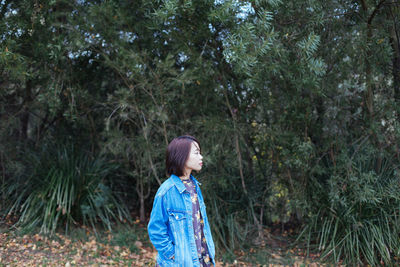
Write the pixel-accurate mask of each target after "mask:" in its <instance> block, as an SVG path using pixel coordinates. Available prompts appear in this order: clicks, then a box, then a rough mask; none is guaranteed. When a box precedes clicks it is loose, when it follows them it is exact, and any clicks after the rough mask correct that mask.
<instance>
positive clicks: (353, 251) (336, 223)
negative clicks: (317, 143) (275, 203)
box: [301, 147, 400, 266]
mask: <svg viewBox="0 0 400 267" xmlns="http://www.w3.org/2000/svg"><path fill="white" fill-rule="evenodd" d="M396 167H397V166H396V164H395V163H394V162H393V160H391V159H388V158H384V157H383V156H380V155H379V154H377V153H375V152H374V151H373V150H372V149H369V148H368V147H364V148H363V149H361V150H360V151H359V152H355V154H354V155H352V156H349V153H346V152H344V153H342V154H341V157H340V158H339V159H338V161H337V163H336V165H334V164H332V166H330V168H329V169H330V172H329V173H331V175H330V177H329V179H328V180H327V182H326V183H324V184H323V185H322V186H321V185H319V188H318V190H316V191H314V192H315V194H314V199H313V201H317V199H319V201H318V202H315V204H316V205H315V207H318V208H316V209H315V210H314V211H313V215H312V216H311V218H310V222H309V223H308V224H307V225H306V226H305V229H304V231H303V232H302V235H301V236H307V237H308V242H309V243H310V242H312V241H315V240H316V241H317V244H318V248H319V249H320V250H321V251H322V252H323V254H322V257H323V258H325V259H328V260H331V261H332V260H333V261H334V262H339V261H341V260H342V261H343V263H344V264H346V265H347V264H349V265H358V264H361V265H364V264H366V263H367V264H369V265H372V266H375V265H381V264H385V265H390V264H393V262H394V261H395V258H396V257H398V256H399V254H400V250H399V248H400V240H399V234H400V220H399V211H400V210H399V208H400V190H399V181H400V180H399V174H398V173H397V168H396Z"/></svg>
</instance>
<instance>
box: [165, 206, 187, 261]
mask: <svg viewBox="0 0 400 267" xmlns="http://www.w3.org/2000/svg"><path fill="white" fill-rule="evenodd" d="M168 217H169V219H168V220H169V223H170V226H171V230H172V235H173V237H174V244H175V262H176V263H177V264H178V265H179V263H180V262H181V261H182V260H183V258H184V251H183V250H184V247H185V245H184V244H186V243H187V242H186V238H187V235H188V233H187V217H188V214H187V212H186V211H184V210H172V209H171V210H168Z"/></svg>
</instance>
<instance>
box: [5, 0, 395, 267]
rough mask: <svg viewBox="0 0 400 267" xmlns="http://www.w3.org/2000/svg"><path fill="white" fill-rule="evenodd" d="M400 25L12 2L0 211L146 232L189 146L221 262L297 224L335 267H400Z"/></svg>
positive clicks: (359, 7)
mask: <svg viewBox="0 0 400 267" xmlns="http://www.w3.org/2000/svg"><path fill="white" fill-rule="evenodd" d="M399 18H400V3H398V2H397V1H386V0H380V1H377V0H360V1H345V0H343V1H339V0H329V1H317V0H300V1H280V0H257V1H237V0H226V1H210V0H196V1H186V0H185V1H183V0H182V1H177V0H166V1H151V0H142V1H124V0H107V1H94V0H76V1H66V0H37V1H29V0H18V1H8V0H3V1H1V2H0V71H1V77H2V78H1V80H0V86H1V88H0V89H1V90H0V177H1V192H0V196H1V208H0V210H1V212H2V213H3V214H4V215H6V214H7V213H8V214H11V213H13V214H15V215H17V216H18V217H19V218H20V219H19V223H18V224H17V225H18V226H25V227H26V226H29V224H30V223H32V222H35V223H37V225H39V226H42V231H45V232H46V231H50V232H51V231H54V230H55V229H56V227H58V226H64V225H68V224H70V223H71V222H74V223H85V224H88V223H89V224H95V222H96V221H97V220H98V219H100V220H101V221H102V222H103V223H105V224H106V225H107V226H110V219H112V220H121V219H123V218H125V217H127V214H126V212H125V207H126V208H128V209H129V210H130V211H131V212H133V213H134V214H135V215H137V216H139V217H140V220H142V221H145V220H146V218H147V217H148V214H149V212H150V208H151V204H152V198H153V196H154V194H155V192H156V190H157V188H158V186H159V184H160V183H161V182H162V181H163V180H164V179H165V178H166V177H165V170H164V156H165V154H164V153H165V148H166V145H167V144H168V142H169V141H170V140H171V139H172V138H174V137H176V136H178V135H182V134H186V133H189V134H192V135H194V136H196V137H197V138H198V139H199V140H200V142H201V147H202V153H203V154H204V161H205V168H204V170H202V172H201V173H199V174H198V175H197V176H198V178H199V179H200V180H201V182H202V184H203V193H204V195H205V198H206V202H207V206H208V210H207V211H208V213H209V217H210V219H211V225H212V228H213V232H214V233H213V236H214V238H215V239H216V241H217V244H218V248H219V251H220V253H221V254H220V256H221V255H222V253H227V254H226V255H227V256H228V255H229V254H232V251H233V250H234V249H236V248H238V247H241V246H253V245H258V244H262V243H263V240H264V235H263V229H264V227H268V226H270V225H272V224H275V223H280V224H285V223H292V224H295V225H298V226H302V227H303V232H302V233H303V235H302V236H303V237H307V239H308V242H309V244H319V249H320V250H321V251H323V252H324V253H325V255H326V256H332V257H331V259H333V260H334V261H338V260H339V259H344V260H345V261H346V262H347V263H349V264H358V263H369V264H376V263H378V262H380V261H383V262H385V263H390V262H392V261H393V260H394V258H395V257H398V256H399V253H400V252H399V250H398V246H399V235H398V231H399V229H398V226H397V225H398V212H399V211H398V207H399V205H398V204H399V202H398V197H399V196H398V192H399V190H398V189H399V174H398V170H397V166H398V164H399V158H398V156H399V147H398V145H399V137H400V126H399V124H398V112H399V110H398V107H399V101H400V39H399V38H400V37H399V36H400V19H399ZM54 144H55V145H54ZM68 146H71V147H73V149H72V150H69V148H68V149H67V150H65V149H66V147H68ZM38 181H39V182H38ZM40 181H42V182H40ZM53 183H54V185H55V186H52V185H53ZM56 185H57V186H59V188H60V190H58V189H57V188H58V187H57V186H56ZM89 185H90V186H89ZM61 189H62V190H61ZM72 190H73V191H72ZM71 192H73V194H72V193H71ZM78 192H80V193H78ZM99 194H101V195H99ZM64 196H65V197H64ZM99 196H101V201H100V199H98V197H99ZM118 199H121V201H118ZM100 202H101V203H100ZM44 210H48V211H51V212H50V213H46V212H43V211H44ZM26 222H28V224H26Z"/></svg>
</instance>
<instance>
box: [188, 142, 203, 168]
mask: <svg viewBox="0 0 400 267" xmlns="http://www.w3.org/2000/svg"><path fill="white" fill-rule="evenodd" d="M202 166H203V156H202V155H201V154H200V148H199V144H197V142H192V144H191V147H190V152H189V157H188V159H187V161H186V163H185V169H187V170H188V171H192V170H195V171H200V170H201V167H202Z"/></svg>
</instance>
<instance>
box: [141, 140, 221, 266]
mask: <svg viewBox="0 0 400 267" xmlns="http://www.w3.org/2000/svg"><path fill="white" fill-rule="evenodd" d="M202 159H203V157H202V156H201V154H200V144H199V142H198V141H197V140H196V139H195V138H194V137H193V136H189V135H185V136H180V137H177V138H175V139H174V140H172V141H171V143H170V144H169V145H168V148H167V155H166V169H167V173H168V175H169V176H170V177H169V178H168V179H167V180H166V181H165V182H164V183H163V184H162V185H161V186H160V188H159V189H158V191H157V194H156V196H155V198H154V203H153V209H152V211H151V215H150V221H149V224H148V232H149V237H150V240H151V242H152V243H153V245H154V247H155V248H156V249H157V252H158V255H157V265H158V266H160V267H164V266H167V267H170V266H179V267H191V266H196V267H198V266H201V267H203V266H213V265H215V248H214V242H213V239H212V236H211V231H210V225H209V223H208V219H207V214H206V208H205V205H204V200H203V196H202V194H201V190H200V187H199V185H200V183H199V182H198V181H197V180H196V179H195V178H194V177H193V176H192V175H191V173H192V171H200V170H201V167H202V165H203V161H202Z"/></svg>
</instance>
